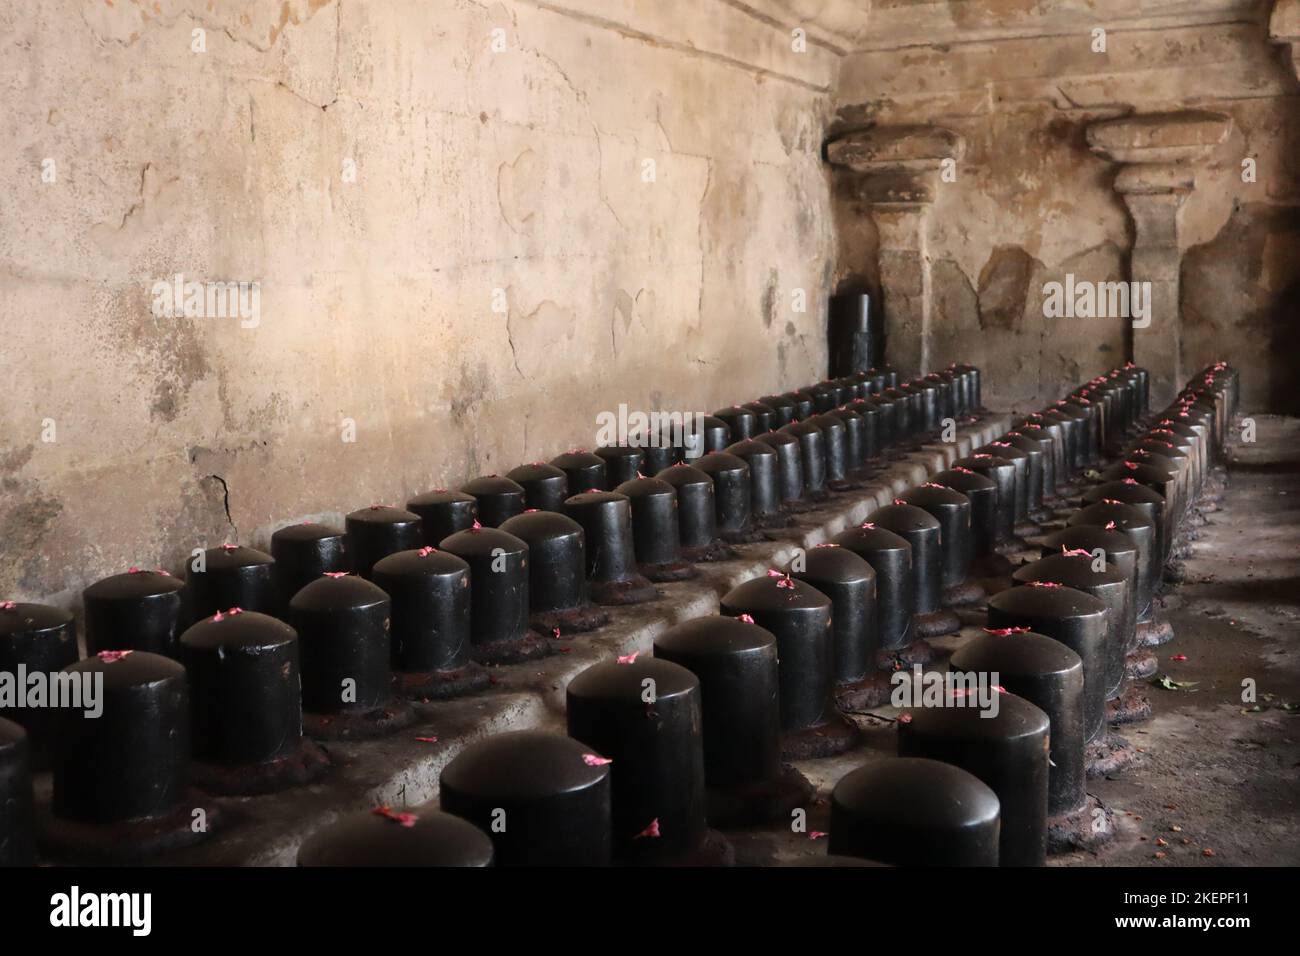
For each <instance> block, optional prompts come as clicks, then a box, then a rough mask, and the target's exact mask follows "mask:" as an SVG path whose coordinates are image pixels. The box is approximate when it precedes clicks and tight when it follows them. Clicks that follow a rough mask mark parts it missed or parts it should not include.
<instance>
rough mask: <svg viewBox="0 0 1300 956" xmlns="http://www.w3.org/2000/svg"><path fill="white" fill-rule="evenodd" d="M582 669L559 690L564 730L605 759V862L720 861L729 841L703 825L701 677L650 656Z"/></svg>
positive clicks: (728, 858) (726, 858)
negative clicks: (609, 850)
mask: <svg viewBox="0 0 1300 956" xmlns="http://www.w3.org/2000/svg"><path fill="white" fill-rule="evenodd" d="M620 660H621V661H625V662H616V661H607V662H605V663H602V664H596V665H593V666H592V667H589V668H587V669H586V670H585V671H583V672H582V673H580V674H578V676H576V677H575V678H573V680H571V681H570V682H569V686H568V689H567V691H566V692H565V710H566V713H567V715H568V728H569V736H570V737H572V738H573V739H574V740H577V741H580V742H582V743H584V744H586V745H587V746H588V747H590V748H591V749H592V750H594V751H595V752H597V753H599V754H601V755H602V756H604V757H608V758H609V759H610V760H612V761H613V763H612V764H611V765H610V804H611V809H612V812H613V830H614V861H615V862H616V863H622V864H630V865H642V866H645V865H651V866H683V865H685V866H729V865H731V864H732V863H734V862H735V854H734V853H733V851H732V849H731V844H730V843H728V842H727V840H726V839H724V838H723V836H722V834H720V833H717V832H716V831H712V830H709V829H708V826H707V825H706V823H705V816H704V814H705V789H704V741H703V734H702V732H701V707H700V682H699V680H698V679H697V678H696V676H695V675H694V674H692V673H691V672H690V671H689V670H687V669H686V668H685V667H682V666H681V665H680V664H674V663H673V662H672V661H667V660H661V659H658V658H647V659H644V660H626V659H620Z"/></svg>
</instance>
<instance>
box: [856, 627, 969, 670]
mask: <svg viewBox="0 0 1300 956" xmlns="http://www.w3.org/2000/svg"><path fill="white" fill-rule="evenodd" d="M958 626H959V627H960V622H958ZM937 656H938V653H937V652H936V651H935V649H934V646H933V645H932V644H931V643H930V642H929V641H925V640H920V639H918V640H915V641H911V642H910V643H908V644H904V645H903V646H902V647H888V648H881V649H880V650H878V651H876V667H877V668H879V669H880V670H882V671H885V672H887V673H890V672H893V671H896V670H899V669H900V668H912V667H915V666H916V665H917V664H920V665H921V666H922V667H924V666H926V665H927V664H929V663H930V662H931V661H933V660H934V659H935V657H937Z"/></svg>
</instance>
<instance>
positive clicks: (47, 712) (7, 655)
mask: <svg viewBox="0 0 1300 956" xmlns="http://www.w3.org/2000/svg"><path fill="white" fill-rule="evenodd" d="M76 662H77V625H76V622H75V621H74V620H73V618H72V615H71V614H69V613H68V612H67V611H65V610H63V609H62V608H57V607H50V606H49V605H47V604H26V603H20V602H17V601H0V673H5V674H12V675H13V680H14V682H15V684H16V686H18V687H21V688H26V687H27V686H28V683H27V681H28V678H29V677H30V676H31V675H33V674H38V673H39V674H45V675H47V676H46V678H45V679H46V682H47V683H48V682H49V680H50V679H51V676H52V675H54V674H57V673H58V672H59V671H61V670H63V669H64V668H65V667H68V666H69V665H72V664H75V663H76ZM56 712H57V711H56V708H52V707H17V706H12V707H0V718H4V719H7V720H11V721H13V722H14V723H16V724H18V725H19V726H21V727H22V728H23V729H24V730H26V731H27V734H28V747H29V754H30V758H31V763H32V767H33V768H34V769H36V770H45V769H46V768H48V767H49V765H50V760H51V758H52V756H53V754H54V737H55V733H56V731H57V724H56V723H55V715H56Z"/></svg>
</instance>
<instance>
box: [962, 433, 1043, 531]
mask: <svg viewBox="0 0 1300 956" xmlns="http://www.w3.org/2000/svg"><path fill="white" fill-rule="evenodd" d="M981 452H988V453H989V454H990V455H995V456H997V457H999V458H1005V459H1007V460H1008V461H1010V462H1011V463H1012V464H1013V465H1015V467H1016V523H1015V533H1016V534H1017V535H1019V536H1020V537H1022V538H1024V537H1030V536H1032V535H1037V534H1040V533H1041V532H1042V529H1041V528H1040V527H1039V526H1038V525H1037V524H1035V523H1034V522H1033V520H1032V519H1031V518H1030V514H1032V513H1033V512H1035V511H1038V510H1039V509H1040V508H1041V502H1042V497H1043V490H1042V488H1043V459H1042V453H1041V452H1039V451H1038V450H1037V449H1035V450H1034V451H1032V452H1030V451H1025V450H1024V449H1022V448H1019V447H1017V446H1016V445H1015V444H1013V443H1012V442H1008V441H1003V440H1001V439H999V440H998V441H993V442H989V443H988V444H987V445H985V446H984V447H982V448H979V449H977V450H976V453H977V454H978V453H981Z"/></svg>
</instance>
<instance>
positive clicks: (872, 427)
mask: <svg viewBox="0 0 1300 956" xmlns="http://www.w3.org/2000/svg"><path fill="white" fill-rule="evenodd" d="M848 408H849V409H850V410H852V412H853V413H854V414H855V415H857V416H858V418H859V419H861V421H862V459H861V466H860V467H861V471H862V472H863V473H864V474H871V473H873V472H874V471H875V470H876V468H877V464H878V463H877V462H876V461H875V459H876V457H877V456H879V455H880V452H881V449H882V447H883V442H882V440H881V430H882V428H883V425H882V423H881V418H882V417H883V416H882V413H881V411H880V406H879V405H877V404H876V403H875V402H873V401H871V400H869V399H864V398H858V399H854V400H853V401H852V402H850V403H849V405H848Z"/></svg>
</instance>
